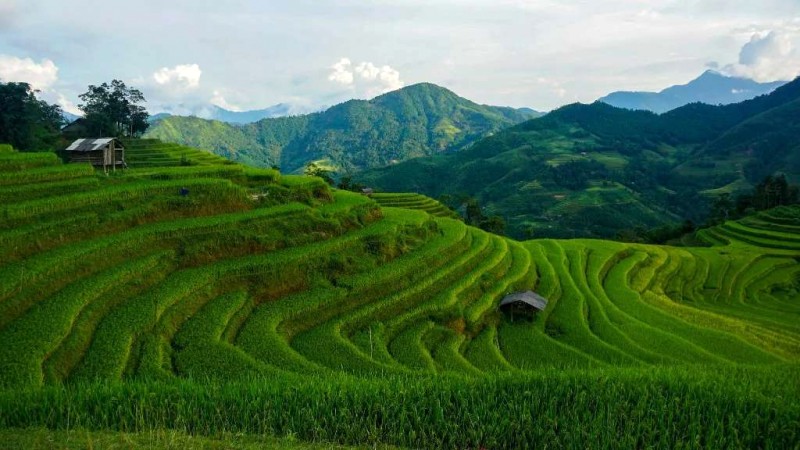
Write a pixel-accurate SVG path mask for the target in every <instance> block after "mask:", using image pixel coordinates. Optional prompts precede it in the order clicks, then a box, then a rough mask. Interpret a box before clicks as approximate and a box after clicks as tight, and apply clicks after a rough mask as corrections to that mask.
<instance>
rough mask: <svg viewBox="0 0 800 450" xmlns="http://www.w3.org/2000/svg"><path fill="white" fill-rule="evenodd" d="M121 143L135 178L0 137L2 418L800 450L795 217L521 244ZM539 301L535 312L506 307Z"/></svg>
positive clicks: (368, 201)
mask: <svg viewBox="0 0 800 450" xmlns="http://www.w3.org/2000/svg"><path fill="white" fill-rule="evenodd" d="M126 147H127V149H126V152H127V158H128V161H129V164H131V165H133V164H135V163H139V164H140V165H141V167H142V168H138V169H133V168H131V169H127V170H125V171H121V170H120V171H119V173H118V174H116V175H113V174H112V175H111V176H105V175H102V174H100V175H98V174H95V171H94V169H92V168H91V166H89V165H83V164H80V165H73V164H68V165H67V164H62V163H61V162H60V161H58V160H57V158H56V157H55V155H54V154H52V153H20V152H17V151H15V150H13V149H11V148H10V147H8V146H5V147H3V150H2V154H0V168H1V170H2V172H3V177H2V181H0V183H2V186H1V187H0V199H2V202H3V203H2V210H1V211H2V218H3V230H2V235H0V243H1V245H2V247H1V248H2V256H3V266H2V270H1V271H0V279H2V292H0V296H1V297H2V303H0V308H2V314H0V318H1V319H2V323H1V324H0V325H2V331H1V332H0V336H2V342H3V346H2V348H0V352H1V353H2V358H0V361H1V363H0V379H2V380H3V385H4V387H5V388H7V389H9V390H7V391H5V393H4V394H3V395H2V397H0V408H1V410H2V411H3V414H2V419H0V420H2V426H3V427H12V428H20V427H30V426H38V427H47V428H51V429H63V428H75V427H79V428H85V429H99V430H106V429H108V430H116V431H126V432H135V431H141V430H149V429H176V430H180V431H182V432H186V433H191V434H200V435H205V434H210V435H214V434H215V433H218V432H222V431H226V432H237V433H248V434H270V435H276V436H285V435H287V434H291V435H292V436H296V437H297V438H299V439H302V440H309V441H318V440H319V441H322V442H338V443H341V444H351V445H359V444H370V445H372V444H391V445H397V446H410V447H468V448H472V447H474V448H477V447H481V446H486V447H487V448H488V447H518V446H525V445H526V444H525V443H530V442H550V443H552V444H553V445H555V446H565V447H572V446H581V445H583V444H584V443H588V442H589V441H587V439H588V436H592V438H591V439H593V440H596V441H594V442H593V443H592V445H595V444H596V445H599V446H620V447H642V446H651V445H652V446H671V445H672V444H674V443H675V442H685V444H686V445H687V446H694V445H700V446H709V447H731V446H732V447H738V446H744V447H750V446H754V447H761V446H774V447H775V448H779V447H784V448H785V447H786V446H789V447H791V446H793V445H796V444H797V442H798V441H797V439H798V431H799V430H798V427H797V418H798V407H800V404H798V403H797V401H796V400H797V399H798V390H799V389H800V385H799V384H798V383H797V377H796V376H797V370H796V369H797V366H796V364H797V360H798V357H799V356H800V304H797V295H798V292H797V289H798V279H800V264H798V256H799V255H800V254H799V253H798V249H800V233H798V232H797V230H798V229H800V208H798V207H783V208H778V209H774V210H770V211H767V212H765V213H761V214H759V215H757V216H754V217H752V218H748V219H745V220H741V221H736V222H727V223H725V224H723V225H721V226H718V227H714V228H710V229H705V230H701V232H700V233H699V238H700V239H702V240H705V241H707V242H708V243H709V244H712V246H710V247H669V246H653V245H636V244H623V243H617V242H611V241H596V240H568V241H558V240H533V241H527V242H518V241H514V240H510V239H507V238H502V237H499V236H496V235H492V234H490V233H487V232H484V231H482V230H479V229H477V228H472V227H469V226H466V225H465V224H464V223H463V222H462V221H459V220H456V219H453V218H452V217H451V214H450V213H449V210H446V209H442V208H437V207H434V205H435V204H436V203H435V202H434V201H432V200H428V199H425V198H424V197H419V196H413V195H408V196H400V195H376V196H375V198H374V199H372V198H369V197H367V196H364V195H359V194H356V193H351V192H346V191H341V190H332V189H330V188H329V187H328V185H327V184H325V183H324V182H322V181H321V180H319V179H317V178H311V177H302V176H288V175H281V174H280V173H278V172H277V171H274V170H270V169H250V168H247V167H244V166H241V165H238V164H234V163H230V162H227V161H224V160H222V159H219V158H216V157H209V156H206V155H207V154H206V153H204V152H201V151H197V150H192V149H186V148H181V147H179V146H176V145H172V144H164V143H161V142H158V141H153V140H135V141H129V142H126ZM179 155H182V156H183V157H184V158H188V159H189V160H192V161H193V162H194V165H192V166H185V167H182V166H180V165H179V161H180V158H181V156H179ZM179 189H186V190H188V191H189V194H188V195H186V196H180V195H177V191H178V190H179ZM386 205H395V206H386ZM529 289H530V290H535V291H536V292H539V293H541V295H543V296H544V297H545V298H547V299H548V300H549V303H548V305H547V308H546V309H545V310H544V311H542V312H540V313H538V314H536V315H535V316H534V317H533V318H525V317H523V318H518V319H517V320H514V321H509V320H508V319H507V318H506V317H504V316H503V314H502V313H501V312H499V311H498V310H497V308H496V303H497V302H498V299H499V298H500V297H501V296H503V295H504V294H505V293H507V292H511V291H521V290H529ZM222 382H224V383H222ZM620 411H622V412H623V414H621V415H620V414H618V412H620ZM512 419H513V420H512ZM556 424H557V425H556ZM689 437H691V438H692V439H693V440H694V439H698V440H699V441H692V442H688V441H683V439H686V438H689Z"/></svg>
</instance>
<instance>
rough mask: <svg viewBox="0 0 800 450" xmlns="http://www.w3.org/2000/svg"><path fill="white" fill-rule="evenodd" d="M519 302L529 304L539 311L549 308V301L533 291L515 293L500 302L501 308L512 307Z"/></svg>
mask: <svg viewBox="0 0 800 450" xmlns="http://www.w3.org/2000/svg"><path fill="white" fill-rule="evenodd" d="M518 302H522V303H527V304H528V305H531V306H533V307H534V308H536V309H538V310H539V311H544V309H545V308H546V307H547V299H546V298H544V297H542V296H541V295H539V294H537V293H535V292H533V291H526V292H515V293H513V294H509V295H506V296H505V297H504V298H503V300H502V301H501V302H500V306H505V305H510V304H512V303H518Z"/></svg>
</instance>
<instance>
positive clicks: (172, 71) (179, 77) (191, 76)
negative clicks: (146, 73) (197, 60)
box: [153, 64, 203, 89]
mask: <svg viewBox="0 0 800 450" xmlns="http://www.w3.org/2000/svg"><path fill="white" fill-rule="evenodd" d="M202 74H203V71H202V70H200V66H199V65H197V64H179V65H177V66H175V67H173V68H168V67H162V68H161V69H159V70H157V71H156V72H154V73H153V80H154V81H155V82H156V84H158V85H161V86H166V87H170V88H178V89H196V88H197V87H198V86H200V76H201V75H202Z"/></svg>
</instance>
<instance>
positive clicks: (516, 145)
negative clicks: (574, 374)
mask: <svg viewBox="0 0 800 450" xmlns="http://www.w3.org/2000/svg"><path fill="white" fill-rule="evenodd" d="M798 114H800V80H796V81H794V82H791V83H788V84H786V85H784V86H782V87H780V88H779V89H777V90H775V92H773V93H772V94H770V95H767V96H762V97H757V98H755V99H753V100H749V101H746V102H743V103H738V104H732V105H725V106H711V105H703V104H690V105H686V106H684V107H681V108H678V109H676V110H673V111H670V112H668V113H665V114H662V115H657V114H654V113H651V112H646V111H630V110H625V109H619V108H614V107H612V106H609V105H606V104H604V103H595V104H591V105H581V104H574V105H568V106H565V107H563V108H560V109H557V110H556V111H553V112H551V113H550V114H548V115H546V116H544V117H541V118H538V119H534V120H529V121H527V122H524V123H522V124H519V125H517V126H515V127H512V128H509V129H507V130H504V131H501V132H499V133H496V134H495V135H493V136H491V137H488V138H485V139H482V140H480V141H478V142H476V143H475V144H474V145H472V146H470V147H469V148H466V149H464V150H462V151H460V152H458V153H455V154H447V155H435V156H429V157H424V158H416V159H413V160H410V161H406V162H402V163H399V164H395V165H392V166H389V167H384V168H378V169H372V170H367V171H364V172H361V173H358V174H356V176H355V178H354V179H355V180H356V181H358V182H360V183H362V184H365V185H369V186H373V187H376V188H378V189H382V190H385V191H393V192H419V193H421V194H424V195H428V196H432V197H440V196H442V195H447V196H450V197H451V198H457V197H459V196H462V195H467V196H470V197H474V198H475V199H476V200H477V201H479V202H480V203H481V204H482V205H484V207H486V208H487V209H488V210H490V211H492V213H493V214H497V215H499V216H501V217H502V218H504V219H505V220H506V221H507V223H508V234H509V235H511V236H514V237H526V236H532V235H535V236H537V237H555V238H569V237H599V238H604V237H615V236H618V235H619V234H620V233H623V232H624V233H625V234H627V235H628V236H629V238H632V239H636V237H635V236H637V235H641V234H642V232H636V231H635V230H637V229H638V230H640V231H642V230H649V229H654V228H659V227H673V228H674V227H680V226H681V225H680V224H681V223H682V222H684V221H685V220H691V221H692V222H694V223H704V222H705V221H706V220H707V219H708V218H709V211H710V210H711V209H712V208H711V203H713V202H714V198H715V197H716V196H718V195H719V194H720V193H725V192H727V193H728V194H729V195H731V196H732V197H734V196H736V195H737V194H739V193H741V192H742V191H743V190H745V189H749V188H750V186H751V184H750V183H752V184H756V183H757V182H759V181H760V180H763V179H764V177H766V176H768V175H774V174H776V173H785V174H786V176H787V180H797V179H800V157H798V156H797V155H798V154H800V153H798V151H797V150H800V148H798V147H797V139H796V136H797V135H798V133H800V129H798V121H797V120H796V117H797V116H798ZM775 204H777V203H775V202H767V203H766V204H765V207H769V206H774V205H775ZM717 206H719V205H717Z"/></svg>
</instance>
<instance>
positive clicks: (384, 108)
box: [147, 84, 534, 173]
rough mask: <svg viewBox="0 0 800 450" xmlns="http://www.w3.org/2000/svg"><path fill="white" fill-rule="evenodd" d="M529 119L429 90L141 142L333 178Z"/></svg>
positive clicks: (171, 122) (167, 129) (193, 123)
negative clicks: (317, 167) (323, 164)
mask: <svg viewBox="0 0 800 450" xmlns="http://www.w3.org/2000/svg"><path fill="white" fill-rule="evenodd" d="M533 115H534V113H532V112H530V111H517V110H514V109H511V108H497V107H491V106H484V105H478V104H476V103H473V102H470V101H468V100H466V99H463V98H460V97H458V96H457V95H455V94H454V93H452V92H450V91H448V90H446V89H444V88H440V87H438V86H435V85H432V84H418V85H414V86H409V87H407V88H404V89H400V90H398V91H395V92H391V93H388V94H385V95H382V96H380V97H377V98H375V99H373V100H370V101H362V100H352V101H348V102H345V103H342V104H340V105H336V106H334V107H332V108H330V109H328V110H327V111H324V112H322V113H316V114H310V115H306V116H296V117H283V118H277V119H264V120H261V121H259V122H256V123H253V124H247V125H243V126H234V125H229V124H226V123H222V122H217V121H207V120H202V119H197V118H186V117H168V118H165V119H162V120H159V121H158V122H156V123H155V124H153V126H152V128H151V129H150V130H149V131H148V133H147V136H149V137H154V138H160V139H163V140H168V141H171V142H179V143H182V144H185V145H191V146H197V147H202V148H208V149H210V150H212V151H214V152H215V153H217V154H219V155H223V156H226V157H229V158H231V159H234V160H236V161H240V162H244V163H248V164H254V165H258V166H262V167H269V166H270V165H274V164H275V165H279V166H280V167H282V168H283V169H284V170H286V171H288V172H295V171H298V170H302V169H303V168H304V167H305V166H306V165H307V164H308V163H309V162H312V161H328V162H329V163H330V165H331V166H332V167H334V168H335V169H336V171H337V172H340V173H349V172H352V171H354V170H360V169H364V168H370V167H381V166H386V165H389V164H393V163H395V162H398V161H404V160H406V159H409V158H415V157H418V156H426V155H433V154H438V153H442V152H448V151H454V150H460V149H463V148H465V147H467V146H469V145H470V144H472V143H473V142H475V141H477V140H478V139H480V138H482V137H484V136H487V135H490V134H492V133H495V132H497V131H499V130H500V129H502V128H505V127H508V126H510V125H513V124H515V123H519V122H521V121H523V120H525V119H527V118H530V117H532V116H533Z"/></svg>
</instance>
